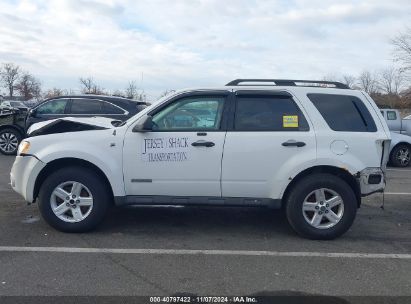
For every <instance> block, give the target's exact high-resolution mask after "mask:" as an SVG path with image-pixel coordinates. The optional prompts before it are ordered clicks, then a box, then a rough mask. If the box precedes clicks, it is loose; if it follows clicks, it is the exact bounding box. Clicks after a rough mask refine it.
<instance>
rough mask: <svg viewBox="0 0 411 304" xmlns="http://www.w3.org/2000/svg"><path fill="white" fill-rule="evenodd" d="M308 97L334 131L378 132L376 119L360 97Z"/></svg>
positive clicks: (322, 95) (320, 95)
mask: <svg viewBox="0 0 411 304" xmlns="http://www.w3.org/2000/svg"><path fill="white" fill-rule="evenodd" d="M307 97H308V98H309V99H310V100H311V102H312V103H313V104H314V106H315V107H316V108H317V110H318V111H319V112H320V113H321V115H322V116H323V118H324V119H325V121H326V122H327V124H328V126H329V127H330V128H331V129H332V130H334V131H340V132H343V131H345V132H376V131H377V127H376V125H375V122H374V119H373V118H372V116H371V114H370V112H369V111H368V109H367V107H366V106H365V105H364V103H363V102H362V101H361V100H360V99H359V98H358V97H355V96H349V95H337V94H307Z"/></svg>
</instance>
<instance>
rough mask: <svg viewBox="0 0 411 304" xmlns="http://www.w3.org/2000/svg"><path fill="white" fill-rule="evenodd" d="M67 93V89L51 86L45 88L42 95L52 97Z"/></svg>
mask: <svg viewBox="0 0 411 304" xmlns="http://www.w3.org/2000/svg"><path fill="white" fill-rule="evenodd" d="M68 94H69V93H68V91H67V90H65V89H59V88H52V89H49V90H47V92H46V94H45V95H44V97H46V98H53V97H57V96H63V95H68Z"/></svg>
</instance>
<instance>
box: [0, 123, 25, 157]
mask: <svg viewBox="0 0 411 304" xmlns="http://www.w3.org/2000/svg"><path fill="white" fill-rule="evenodd" d="M21 139H22V136H21V134H20V132H19V131H17V130H15V129H12V128H7V129H3V130H1V131H0V152H1V153H2V154H4V155H16V154H17V150H18V147H19V144H20V142H21Z"/></svg>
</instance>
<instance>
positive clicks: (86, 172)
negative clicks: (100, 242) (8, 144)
mask: <svg viewBox="0 0 411 304" xmlns="http://www.w3.org/2000/svg"><path fill="white" fill-rule="evenodd" d="M57 188H59V190H57ZM73 195H75V196H74V197H73ZM110 195H111V194H110V191H109V190H108V189H107V185H106V183H104V182H103V181H102V180H101V178H100V177H99V176H98V175H97V174H96V173H95V172H94V171H92V170H90V169H85V168H81V167H70V168H63V169H60V170H57V171H55V172H54V173H52V174H51V175H50V176H49V177H47V179H46V180H45V181H44V182H43V184H42V185H41V188H40V192H39V198H38V201H39V209H40V213H41V215H42V216H43V218H44V220H45V221H46V222H47V223H48V224H49V225H50V226H52V227H54V228H55V229H57V230H60V231H63V232H87V231H90V230H92V229H94V228H96V227H97V226H98V224H100V222H101V221H102V220H103V219H104V216H105V215H106V213H107V209H108V207H109V205H110ZM56 208H59V209H56ZM53 209H54V210H56V212H55V211H53Z"/></svg>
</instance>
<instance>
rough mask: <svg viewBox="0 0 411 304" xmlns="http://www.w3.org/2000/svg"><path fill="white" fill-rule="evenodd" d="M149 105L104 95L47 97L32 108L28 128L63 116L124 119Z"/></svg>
mask: <svg viewBox="0 0 411 304" xmlns="http://www.w3.org/2000/svg"><path fill="white" fill-rule="evenodd" d="M146 106H147V104H146V103H145V102H139V101H136V100H132V99H127V98H122V97H115V96H103V95H73V96H60V97H54V98H50V99H46V100H44V101H43V102H41V103H40V104H38V105H36V106H35V107H33V108H32V109H30V111H29V113H28V115H27V118H26V124H25V127H26V130H27V129H28V128H29V127H30V126H31V125H32V124H34V123H37V122H41V121H45V120H50V119H56V118H61V117H93V116H101V117H108V118H113V119H115V120H120V121H124V120H127V119H128V118H129V117H131V116H133V115H134V114H136V113H138V112H140V111H141V110H142V109H144V108H145V107H146Z"/></svg>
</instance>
